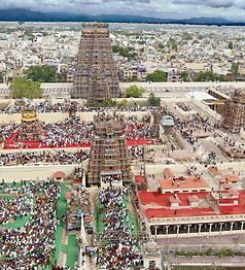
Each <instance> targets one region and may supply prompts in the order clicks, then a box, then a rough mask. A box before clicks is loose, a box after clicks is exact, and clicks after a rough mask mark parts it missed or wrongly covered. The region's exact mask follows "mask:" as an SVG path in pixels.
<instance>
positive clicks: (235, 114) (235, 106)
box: [223, 89, 245, 133]
mask: <svg viewBox="0 0 245 270" xmlns="http://www.w3.org/2000/svg"><path fill="white" fill-rule="evenodd" d="M223 126H224V127H225V128H227V129H229V130H230V131H231V132H233V133H239V132H240V130H241V128H243V129H244V128H245V90H244V89H239V90H235V92H234V95H233V97H232V99H231V100H230V101H229V102H228V103H227V105H226V108H225V112H224V122H223Z"/></svg>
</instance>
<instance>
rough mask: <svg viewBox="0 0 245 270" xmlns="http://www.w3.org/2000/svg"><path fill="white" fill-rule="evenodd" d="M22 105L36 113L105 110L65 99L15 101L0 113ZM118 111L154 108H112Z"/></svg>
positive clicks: (149, 109) (8, 111)
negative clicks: (59, 100) (55, 100)
mask: <svg viewBox="0 0 245 270" xmlns="http://www.w3.org/2000/svg"><path fill="white" fill-rule="evenodd" d="M23 104H25V105H29V106H32V107H33V108H35V109H36V110H37V112H38V113H48V112H75V111H77V112H91V111H92V112H102V111H104V110H106V108H105V107H98V108H96V107H90V106H89V107H88V106H86V105H84V104H81V103H78V102H77V101H74V100H70V99H65V100H64V101H63V102H57V103H51V102H49V101H42V102H38V103H36V102H32V101H30V100H17V101H16V102H15V103H14V104H9V105H6V106H5V107H2V108H0V113H6V114H13V113H20V112H21V111H22V108H23ZM114 108H115V109H116V110H118V111H133V112H136V111H153V110H155V109H156V107H151V106H139V105H137V104H133V105H128V106H116V107H114Z"/></svg>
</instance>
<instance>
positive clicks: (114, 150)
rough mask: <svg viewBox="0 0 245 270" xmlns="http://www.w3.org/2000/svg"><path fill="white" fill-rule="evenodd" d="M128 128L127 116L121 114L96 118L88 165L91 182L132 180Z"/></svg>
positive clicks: (102, 183) (89, 181) (100, 115)
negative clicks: (125, 133) (125, 119)
mask: <svg viewBox="0 0 245 270" xmlns="http://www.w3.org/2000/svg"><path fill="white" fill-rule="evenodd" d="M124 129H125V125H124V121H123V118H122V117H120V116H118V115H113V116H111V115H106V114H104V113H102V114H99V115H98V116H96V117H95V132H94V138H93V143H92V147H91V151H90V160H89V165H88V179H87V180H88V181H87V182H88V184H89V185H93V184H95V185H101V186H108V185H109V186H110V185H112V184H114V185H117V184H118V185H122V183H123V182H129V181H130V180H131V178H132V176H131V163H130V160H129V158H128V157H129V153H128V148H127V145H126V141H125V135H124Z"/></svg>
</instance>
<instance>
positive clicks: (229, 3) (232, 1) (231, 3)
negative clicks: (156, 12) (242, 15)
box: [171, 0, 245, 8]
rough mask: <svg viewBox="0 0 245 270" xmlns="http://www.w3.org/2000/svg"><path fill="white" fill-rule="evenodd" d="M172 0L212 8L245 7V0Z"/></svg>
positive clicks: (174, 2)
mask: <svg viewBox="0 0 245 270" xmlns="http://www.w3.org/2000/svg"><path fill="white" fill-rule="evenodd" d="M171 2H172V3H173V4H179V5H202V6H206V7H212V8H231V7H237V8H245V3H244V0H206V1H204V0H172V1H171Z"/></svg>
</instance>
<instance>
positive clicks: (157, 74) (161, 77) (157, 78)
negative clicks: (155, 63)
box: [146, 70, 168, 82]
mask: <svg viewBox="0 0 245 270" xmlns="http://www.w3.org/2000/svg"><path fill="white" fill-rule="evenodd" d="M167 79H168V74H167V72H164V71H162V70H155V71H154V72H152V73H150V74H148V75H147V77H146V80H147V81H150V82H166V81H167Z"/></svg>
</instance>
